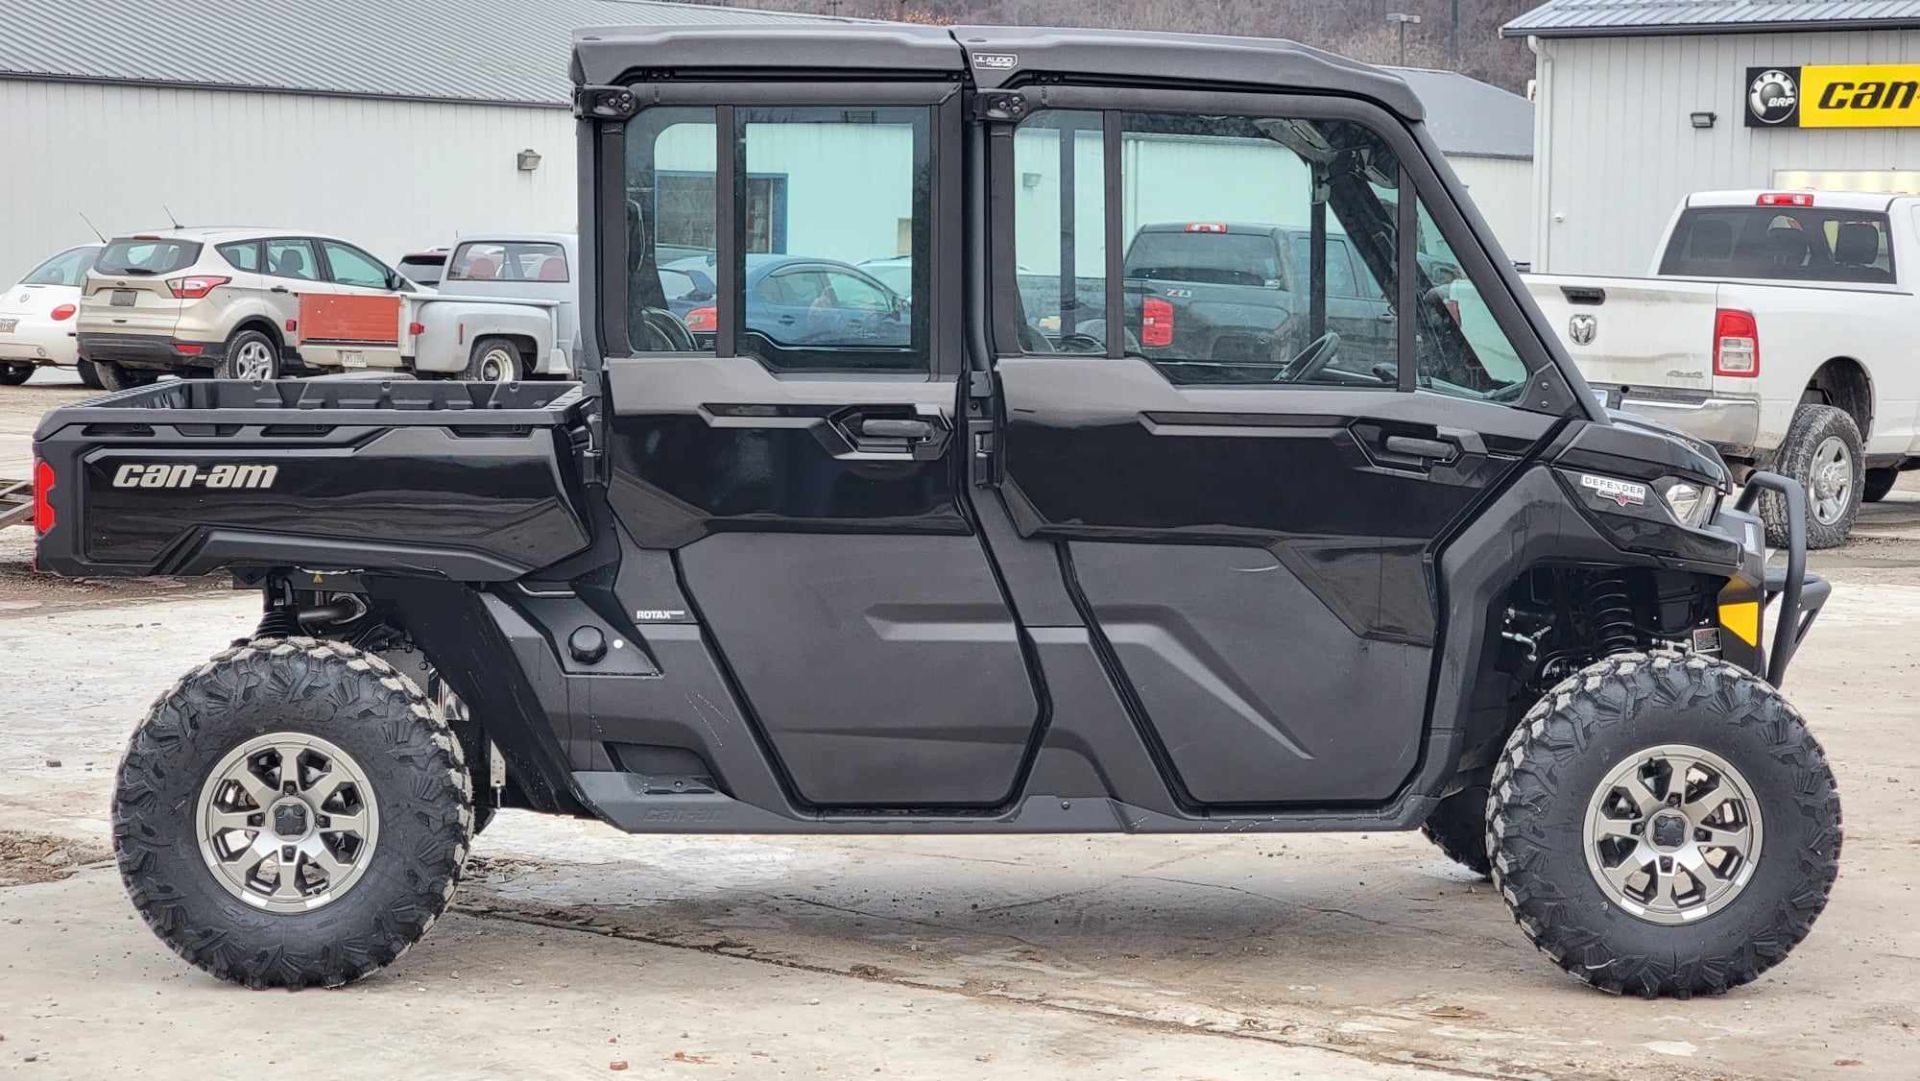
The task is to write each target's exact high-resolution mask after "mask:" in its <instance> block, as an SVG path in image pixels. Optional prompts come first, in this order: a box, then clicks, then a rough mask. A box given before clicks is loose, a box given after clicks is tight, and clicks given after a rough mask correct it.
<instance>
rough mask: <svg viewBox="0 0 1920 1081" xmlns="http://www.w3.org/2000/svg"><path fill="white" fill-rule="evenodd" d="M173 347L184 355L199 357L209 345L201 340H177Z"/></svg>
mask: <svg viewBox="0 0 1920 1081" xmlns="http://www.w3.org/2000/svg"><path fill="white" fill-rule="evenodd" d="M173 347H174V348H175V349H176V350H178V351H179V353H180V355H181V356H183V357H197V356H199V355H201V354H202V353H205V352H206V351H207V347H206V346H205V345H202V344H200V343H199V342H175V343H173Z"/></svg>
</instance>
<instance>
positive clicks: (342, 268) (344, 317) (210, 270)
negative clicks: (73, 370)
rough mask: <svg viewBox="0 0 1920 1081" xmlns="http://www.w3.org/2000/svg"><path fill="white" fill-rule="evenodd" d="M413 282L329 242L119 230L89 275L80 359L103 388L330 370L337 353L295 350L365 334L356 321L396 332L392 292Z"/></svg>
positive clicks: (270, 234) (273, 234) (274, 235)
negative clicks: (176, 377)
mask: <svg viewBox="0 0 1920 1081" xmlns="http://www.w3.org/2000/svg"><path fill="white" fill-rule="evenodd" d="M413 289H414V287H413V285H412V283H410V282H408V281H407V279H406V278H404V277H402V276H401V275H399V274H398V273H396V272H394V271H393V270H392V269H390V268H389V267H388V266H387V265H386V264H384V263H382V262H381V261H380V260H378V259H375V258H374V257H373V256H371V255H368V254H367V253H366V252H365V251H363V250H361V249H360V248H358V247H355V246H354V245H352V244H349V243H347V242H346V241H344V240H339V239H336V238H333V237H327V236H317V235H314V234H310V233H294V232H289V231H286V230H274V229H174V230H168V231H164V232H155V233H141V234H138V235H135V236H127V237H118V238H116V239H114V240H112V241H110V242H109V243H108V244H107V246H106V247H105V248H103V249H102V250H101V252H100V255H99V258H98V259H97V260H95V262H94V266H93V271H92V272H91V273H90V274H88V276H87V281H86V286H85V289H84V292H83V294H82V296H81V300H80V315H79V319H78V321H77V324H76V327H75V331H76V334H77V336H78V340H79V352H80V363H81V364H82V365H83V366H90V367H91V369H92V371H91V372H90V373H83V374H91V375H92V376H93V377H94V378H96V379H98V380H99V382H100V385H102V386H104V387H106V388H108V389H110V390H118V389H121V388H125V387H133V386H141V385H143V384H146V383H151V382H153V381H154V380H155V379H158V378H159V377H160V376H162V375H165V374H168V373H179V374H186V373H188V372H191V371H195V370H199V371H209V372H211V373H212V374H214V375H217V376H218V377H220V378H224V379H273V378H276V377H278V376H281V375H283V374H291V373H292V372H293V371H294V370H297V369H298V368H300V367H303V366H306V365H321V366H330V365H335V366H337V364H338V358H333V357H330V356H323V355H319V354H318V353H316V352H315V350H314V349H312V348H310V349H308V350H305V351H304V352H303V350H302V349H301V346H302V345H303V344H306V343H311V344H312V345H313V346H319V347H321V349H320V352H321V353H324V352H327V350H326V349H325V345H326V344H327V343H332V342H336V341H341V340H348V341H351V340H354V339H355V338H356V336H357V333H358V331H360V330H366V329H368V328H367V327H365V326H359V327H357V326H356V324H369V323H372V322H379V323H382V325H381V326H379V327H377V328H373V329H377V330H379V331H380V334H379V335H378V337H380V338H389V339H390V338H392V337H393V334H394V331H393V329H392V328H391V327H390V326H386V325H384V324H386V323H391V322H392V321H393V318H394V316H393V314H392V312H391V311H389V309H391V308H392V306H393V304H394V297H395V296H396V294H399V293H410V292H413ZM303 298H305V303H304V304H303ZM356 298H365V299H356ZM375 298H378V299H375ZM396 310H397V309H396ZM336 324H337V325H336ZM390 348H392V347H390ZM395 362H396V363H397V362H398V358H397V357H396V358H395Z"/></svg>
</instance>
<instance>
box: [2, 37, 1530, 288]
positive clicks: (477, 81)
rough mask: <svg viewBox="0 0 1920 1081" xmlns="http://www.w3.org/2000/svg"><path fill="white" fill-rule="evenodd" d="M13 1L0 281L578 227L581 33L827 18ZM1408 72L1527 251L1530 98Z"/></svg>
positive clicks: (394, 249)
mask: <svg viewBox="0 0 1920 1081" xmlns="http://www.w3.org/2000/svg"><path fill="white" fill-rule="evenodd" d="M6 7H7V15H6V17H5V19H4V20H0V22H4V24H5V25H4V26H0V117H5V118H6V119H5V126H4V130H5V131H6V132H7V136H8V142H7V145H6V147H5V151H4V153H5V157H6V167H5V168H4V169H0V282H4V281H12V280H14V279H15V278H17V277H18V276H19V275H20V274H22V273H23V272H25V271H26V270H27V269H29V268H30V267H32V266H33V265H34V264H35V263H37V262H39V261H40V260H41V259H42V258H44V257H45V256H47V255H49V254H52V253H53V252H55V251H57V250H59V249H61V248H63V247H66V246H68V245H71V244H77V243H81V242H83V241H86V240H90V239H92V233H91V231H90V230H89V228H88V226H87V224H86V221H85V220H83V218H82V215H85V216H86V218H90V219H91V220H92V221H93V222H94V223H95V224H96V225H98V227H99V228H100V229H101V230H102V231H104V232H106V233H108V234H113V233H126V232H131V231H135V230H138V229H143V228H155V227H159V226H164V225H166V224H167V222H168V220H169V215H170V214H171V216H172V217H173V218H175V219H177V220H178V221H180V222H182V223H183V224H187V225H214V224H219V225H259V226H287V227H289V228H298V229H303V230H315V231H324V232H328V233H334V234H338V235H342V236H347V237H351V238H353V239H355V240H357V241H359V242H360V243H362V244H365V245H366V246H367V247H368V248H370V249H371V250H372V251H374V252H375V253H377V254H379V255H382V256H384V257H386V258H389V259H393V260H397V259H398V258H399V256H400V255H401V254H402V253H404V252H406V251H409V250H413V249H418V248H425V247H433V246H436V245H440V244H445V243H447V242H448V241H450V240H451V239H452V238H453V237H455V236H456V235H457V234H458V233H460V232H461V231H468V232H472V231H478V230H530V231H555V230H570V229H572V228H573V227H574V217H575V214H576V206H575V185H574V152H575V149H574V127H573V117H572V113H571V109H570V105H569V100H568V99H569V94H570V90H571V85H570V83H569V81H568V77H567V62H568V48H569V40H570V36H571V33H572V31H573V30H574V29H575V28H578V27H583V26H606V25H621V24H626V25H633V24H666V23H687V22H712V23H740V22H777V21H792V20H794V19H800V18H807V17H806V16H795V15H785V14H776V13H769V12H760V11H749V10H744V9H733V8H722V7H708V6H700V5H691V4H681V3H671V2H665V0H410V2H409V3H407V4H404V5H394V4H390V3H385V2H382V0H326V2H324V3H308V4H287V3H283V2H281V0H221V2H220V3H216V4H128V3H125V2H124V0H10V2H9V3H8V4H7V5H6ZM1404 74H1405V75H1406V77H1407V79H1408V81H1409V82H1411V83H1412V84H1413V86H1414V89H1415V92H1416V93H1418V94H1419V95H1420V96H1421V97H1422V98H1423V99H1425V100H1426V102H1427V105H1428V108H1429V111H1430V114H1431V116H1432V118H1433V119H1432V122H1433V127H1434V132H1435V135H1436V138H1437V139H1438V141H1439V142H1440V144H1441V147H1442V149H1443V150H1445V151H1447V152H1448V155H1449V158H1450V160H1451V161H1452V162H1453V164H1454V167H1455V169H1456V171H1457V172H1459V173H1460V175H1461V177H1462V179H1463V180H1465V181H1466V182H1467V184H1468V185H1469V187H1470V190H1471V191H1472V192H1473V194H1474V196H1475V198H1476V201H1477V202H1479V203H1480V204H1481V207H1482V210H1483V212H1484V213H1485V214H1486V215H1487V216H1488V218H1489V219H1490V220H1491V221H1492V222H1493V223H1494V226H1495V229H1496V230H1497V231H1498V232H1499V234H1500V236H1501V238H1502V240H1503V241H1504V242H1505V245H1506V247H1507V249H1508V252H1509V254H1511V255H1512V256H1513V257H1514V258H1525V257H1526V254H1527V252H1528V250H1529V247H1530V245H1529V243H1528V238H1527V232H1528V229H1529V226H1530V224H1531V223H1530V221H1529V219H1528V218H1527V216H1526V215H1525V214H1524V213H1521V212H1520V211H1521V208H1523V207H1524V206H1525V200H1524V199H1523V198H1521V197H1520V196H1519V194H1518V193H1519V192H1521V191H1524V187H1523V186H1522V185H1523V180H1522V178H1523V177H1524V176H1525V174H1526V172H1527V170H1528V169H1529V163H1528V161H1527V158H1528V156H1529V154H1530V151H1531V147H1530V144H1531V138H1532V123H1533V122H1532V118H1531V116H1530V107H1529V106H1528V105H1527V103H1526V102H1525V100H1524V99H1521V98H1519V97H1518V96H1516V95H1513V94H1509V93H1507V92H1505V91H1502V90H1499V89H1497V88H1494V87H1491V86H1487V85H1485V84H1483V83H1478V82H1475V81H1474V80H1472V79H1468V78H1465V77H1463V76H1459V75H1455V74H1451V73H1447V72H1428V71H1407V72H1405V73H1404ZM527 151H531V152H532V154H531V155H529V154H527V153H525V152H527ZM529 165H531V166H532V167H531V168H529V167H528V166H529ZM690 167H697V166H690ZM784 197H785V198H787V199H789V200H792V201H793V202H794V205H793V206H792V207H791V208H790V209H788V210H787V211H786V216H785V220H786V221H787V222H788V223H790V225H791V229H790V234H791V235H790V238H789V239H790V240H791V242H792V243H794V244H804V243H805V242H806V240H807V234H806V228H807V227H806V224H805V223H806V222H807V221H808V220H811V219H809V218H808V217H807V215H806V214H805V206H804V205H802V204H803V202H804V200H805V198H806V192H805V191H800V190H795V191H786V192H784ZM816 217H818V215H816ZM889 239H890V238H889ZM868 247H873V245H868ZM793 250H798V249H797V248H796V249H793ZM863 250H865V249H863ZM882 250H884V249H882ZM822 254H833V253H831V252H822Z"/></svg>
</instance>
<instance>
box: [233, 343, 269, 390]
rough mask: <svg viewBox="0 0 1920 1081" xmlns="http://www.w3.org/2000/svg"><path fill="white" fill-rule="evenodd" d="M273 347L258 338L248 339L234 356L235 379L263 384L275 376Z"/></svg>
mask: <svg viewBox="0 0 1920 1081" xmlns="http://www.w3.org/2000/svg"><path fill="white" fill-rule="evenodd" d="M273 369H274V363H273V347H272V346H270V345H268V344H267V343H266V342H263V341H261V340H260V339H258V338H248V339H247V340H246V341H245V342H242V343H241V345H240V348H239V349H237V350H235V351H234V354H233V377H234V378H235V379H246V380H250V381H253V382H261V381H264V380H268V379H272V378H273V375H274V371H273Z"/></svg>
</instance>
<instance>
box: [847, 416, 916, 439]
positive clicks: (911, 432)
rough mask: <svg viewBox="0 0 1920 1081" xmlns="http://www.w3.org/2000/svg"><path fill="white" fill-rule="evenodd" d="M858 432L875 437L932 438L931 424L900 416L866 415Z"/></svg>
mask: <svg viewBox="0 0 1920 1081" xmlns="http://www.w3.org/2000/svg"><path fill="white" fill-rule="evenodd" d="M860 434H861V435H870V436H872V437H874V438H875V439H906V440H921V439H932V438H933V425H931V424H928V423H927V422H926V421H924V420H911V419H907V418H902V417H868V418H867V419H866V420H863V421H861V422H860Z"/></svg>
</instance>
